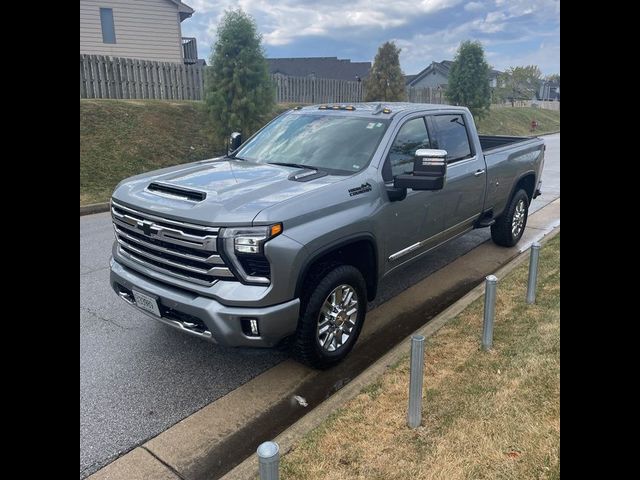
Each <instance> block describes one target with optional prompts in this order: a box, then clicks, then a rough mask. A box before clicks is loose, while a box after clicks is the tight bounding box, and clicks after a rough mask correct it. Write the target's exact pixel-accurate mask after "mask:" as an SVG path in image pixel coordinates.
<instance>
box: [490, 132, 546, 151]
mask: <svg viewBox="0 0 640 480" xmlns="http://www.w3.org/2000/svg"><path fill="white" fill-rule="evenodd" d="M478 138H480V146H481V147H482V151H483V153H485V154H487V153H488V152H490V151H491V150H495V149H497V148H501V147H506V146H507V145H512V144H514V143H518V142H525V141H528V140H533V139H534V138H536V137H510V136H507V135H478Z"/></svg>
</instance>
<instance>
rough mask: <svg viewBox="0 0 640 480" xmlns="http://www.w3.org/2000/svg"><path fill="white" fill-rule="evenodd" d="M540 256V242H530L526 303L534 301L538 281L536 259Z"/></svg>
mask: <svg viewBox="0 0 640 480" xmlns="http://www.w3.org/2000/svg"><path fill="white" fill-rule="evenodd" d="M539 258H540V244H539V243H538V242H534V243H533V244H531V257H530V258H529V283H528V285H527V303H535V302H536V284H537V283H538V259H539Z"/></svg>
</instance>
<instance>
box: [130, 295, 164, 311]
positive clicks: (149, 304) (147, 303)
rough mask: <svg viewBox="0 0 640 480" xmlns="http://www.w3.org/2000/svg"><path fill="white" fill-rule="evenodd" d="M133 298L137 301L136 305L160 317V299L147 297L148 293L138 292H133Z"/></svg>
mask: <svg viewBox="0 0 640 480" xmlns="http://www.w3.org/2000/svg"><path fill="white" fill-rule="evenodd" d="M133 298H135V300H136V305H137V306H138V307H140V308H142V309H143V310H146V311H147V312H151V313H153V314H154V315H156V316H158V317H160V316H161V315H160V307H158V299H156V298H154V297H152V296H150V295H147V294H146V293H142V292H136V291H135V290H133Z"/></svg>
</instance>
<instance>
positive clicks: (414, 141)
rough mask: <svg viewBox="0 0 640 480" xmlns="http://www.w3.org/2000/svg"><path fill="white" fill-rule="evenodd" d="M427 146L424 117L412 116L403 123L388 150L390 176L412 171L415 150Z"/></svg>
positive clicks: (427, 139) (427, 134)
mask: <svg viewBox="0 0 640 480" xmlns="http://www.w3.org/2000/svg"><path fill="white" fill-rule="evenodd" d="M420 148H430V147H429V133H428V132H427V126H426V124H425V123H424V118H423V117H420V118H414V119H413V120H409V121H408V122H407V123H405V124H404V125H403V126H402V127H401V128H400V131H399V132H398V135H397V136H396V139H395V140H394V141H393V145H391V149H390V150H389V160H388V162H389V163H390V165H391V173H392V176H393V177H395V176H396V175H400V174H402V173H411V172H412V171H413V160H414V158H415V154H416V150H418V149H420Z"/></svg>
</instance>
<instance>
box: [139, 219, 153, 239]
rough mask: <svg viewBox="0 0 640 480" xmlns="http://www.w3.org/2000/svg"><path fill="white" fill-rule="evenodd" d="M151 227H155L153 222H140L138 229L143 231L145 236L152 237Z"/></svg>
mask: <svg viewBox="0 0 640 480" xmlns="http://www.w3.org/2000/svg"><path fill="white" fill-rule="evenodd" d="M151 227H153V222H150V221H148V220H143V221H142V222H138V228H139V229H140V230H142V231H143V232H144V234H145V235H149V236H151ZM154 233H156V232H154Z"/></svg>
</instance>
